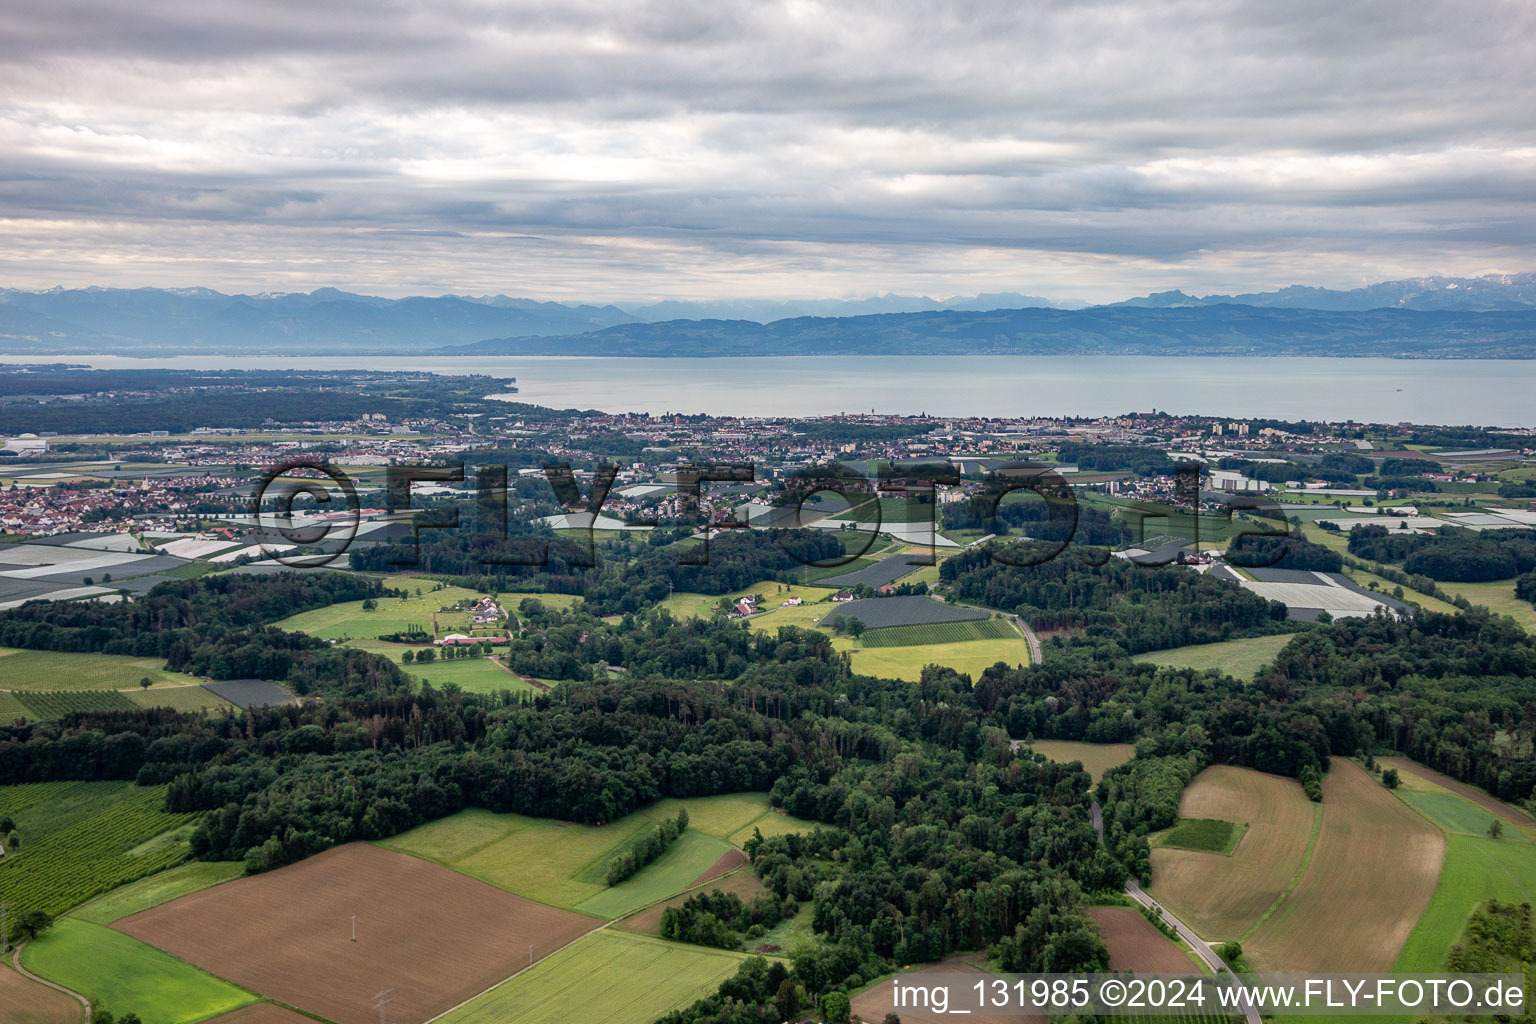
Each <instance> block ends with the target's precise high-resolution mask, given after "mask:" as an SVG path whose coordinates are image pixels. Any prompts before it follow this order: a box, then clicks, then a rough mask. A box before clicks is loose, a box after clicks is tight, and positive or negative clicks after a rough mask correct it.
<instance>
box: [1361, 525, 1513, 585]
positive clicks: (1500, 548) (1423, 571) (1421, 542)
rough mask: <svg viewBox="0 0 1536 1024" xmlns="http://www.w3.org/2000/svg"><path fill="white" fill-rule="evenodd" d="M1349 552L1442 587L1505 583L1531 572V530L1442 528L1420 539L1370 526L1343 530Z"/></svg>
mask: <svg viewBox="0 0 1536 1024" xmlns="http://www.w3.org/2000/svg"><path fill="white" fill-rule="evenodd" d="M1349 553H1350V554H1352V555H1358V556H1359V557H1361V558H1367V559H1370V560H1372V561H1376V562H1396V563H1401V565H1402V567H1403V571H1404V572H1406V573H1408V574H1410V575H1415V576H1427V577H1429V578H1430V579H1432V580H1437V581H1439V582H1442V583H1480V582H1486V581H1489V580H1507V579H1509V578H1510V577H1512V576H1519V575H1523V574H1525V573H1529V572H1531V571H1532V570H1533V569H1536V531H1531V530H1488V531H1484V532H1482V533H1472V532H1470V531H1467V530H1463V529H1459V528H1457V527H1454V526H1447V527H1443V528H1441V529H1440V530H1437V531H1436V532H1434V533H1429V534H1425V533H1416V532H1409V531H1407V530H1390V529H1388V528H1387V527H1385V526H1378V525H1375V524H1372V525H1370V526H1357V527H1355V528H1354V529H1352V530H1350V531H1349Z"/></svg>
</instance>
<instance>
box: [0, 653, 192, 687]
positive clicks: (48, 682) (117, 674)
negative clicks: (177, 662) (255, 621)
mask: <svg viewBox="0 0 1536 1024" xmlns="http://www.w3.org/2000/svg"><path fill="white" fill-rule="evenodd" d="M146 677H147V678H149V679H151V680H153V681H154V684H155V685H156V686H186V685H187V684H188V683H191V682H193V681H194V680H193V679H192V677H190V676H184V675H182V674H181V673H179V672H169V671H167V670H166V667H165V659H164V658H133V657H129V656H128V655H123V654H70V653H65V652H61V651H26V650H19V649H17V648H15V647H0V690H126V689H128V688H130V687H133V688H137V687H138V685H139V681H140V680H141V679H144V678H146Z"/></svg>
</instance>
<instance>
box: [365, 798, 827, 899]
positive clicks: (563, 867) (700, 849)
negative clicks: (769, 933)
mask: <svg viewBox="0 0 1536 1024" xmlns="http://www.w3.org/2000/svg"><path fill="white" fill-rule="evenodd" d="M679 807H687V808H688V819H689V821H688V831H687V832H685V833H684V835H683V837H682V838H680V839H679V840H678V841H677V844H676V845H675V846H674V847H673V848H672V849H670V850H668V851H667V853H666V854H664V855H663V856H662V857H661V858H659V859H658V860H657V861H656V862H655V863H653V864H649V865H647V866H646V867H645V868H643V869H642V870H641V871H640V872H639V874H637V875H635V876H634V877H633V878H631V879H629V880H628V881H626V882H624V883H622V884H621V885H618V886H614V887H612V888H609V887H608V886H607V885H606V884H605V876H606V874H607V870H608V862H609V861H610V860H612V859H613V857H615V856H616V855H617V854H618V853H620V852H621V851H622V850H623V849H624V847H626V846H627V845H628V844H629V843H630V842H631V841H633V840H634V839H635V837H637V836H639V835H640V834H641V833H642V832H644V831H645V830H646V829H649V828H651V827H653V826H654V825H655V824H656V823H657V822H659V821H661V820H663V819H666V818H672V817H676V815H677V809H678V808H679ZM754 826H758V827H761V828H762V831H763V834H764V835H765V836H766V835H773V834H778V833H777V832H775V831H774V830H775V829H777V830H778V832H789V831H800V830H802V829H805V830H808V829H809V828H813V827H814V826H813V825H810V824H809V823H801V822H796V821H795V820H794V819H790V818H786V817H784V816H783V815H779V814H776V813H774V812H773V811H772V809H771V808H770V807H769V805H768V797H767V795H766V794H763V793H740V794H732V795H728V796H715V797H700V798H697V799H688V800H662V801H659V802H657V803H656V804H653V805H652V806H650V807H647V808H646V809H644V810H642V811H637V812H635V813H634V814H631V815H628V816H627V817H624V818H621V819H620V820H618V821H615V822H611V823H609V824H606V825H574V824H570V823H567V822H561V821H554V820H551V819H547V818H528V817H524V816H523V815H519V814H493V813H491V812H490V811H483V810H478V809H473V810H468V811H461V812H460V813H458V814H455V815H451V816H449V817H447V818H441V819H439V820H437V821H434V822H429V823H428V824H426V825H422V826H421V827H419V828H415V829H412V830H411V831H409V832H406V833H404V834H402V835H398V836H395V837H393V838H390V839H386V840H384V841H382V842H381V843H380V844H379V845H381V846H384V847H387V848H389V849H392V850H398V851H400V852H402V853H409V854H412V855H413V856H417V857H422V858H424V859H426V860H430V861H435V862H436V863H438V864H442V865H444V866H445V867H450V868H453V869H454V870H456V871H461V872H463V873H464V874H467V875H471V876H473V877H475V878H478V879H480V880H481V881H484V882H489V883H490V884H491V885H494V886H497V887H498V888H501V889H506V890H507V891H508V892H514V893H517V894H518V895H520V896H526V897H528V898H529V899H534V900H538V901H539V902H541V903H548V904H550V905H552V906H557V907H564V908H566V909H568V910H578V911H581V912H583V913H594V914H600V915H601V916H605V917H621V916H623V915H624V914H627V913H630V912H632V911H633V910H635V909H637V908H639V907H641V906H644V905H645V904H647V903H651V902H654V901H656V900H660V899H665V898H666V897H668V896H670V895H672V894H673V893H676V892H679V891H681V890H682V889H684V888H686V887H687V886H688V885H689V884H690V883H691V882H692V881H693V880H694V879H695V878H697V877H698V876H699V875H701V874H703V873H704V872H705V871H706V870H707V869H708V868H709V867H710V866H711V865H713V864H714V862H715V861H716V860H718V859H719V858H720V857H721V856H722V855H724V854H725V853H726V852H727V851H728V850H729V849H730V843H731V842H733V841H734V842H738V843H739V842H744V841H745V840H746V839H748V838H751V835H752V828H753V827H754Z"/></svg>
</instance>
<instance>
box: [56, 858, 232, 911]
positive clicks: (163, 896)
mask: <svg viewBox="0 0 1536 1024" xmlns="http://www.w3.org/2000/svg"><path fill="white" fill-rule="evenodd" d="M243 874H245V865H244V864H243V863H242V862H240V861H202V860H194V861H189V862H188V863H186V864H182V865H180V866H178V867H174V868H171V869H170V870H169V871H162V872H160V873H159V874H158V875H150V876H149V877H148V878H141V879H139V880H138V881H137V882H129V883H128V884H127V885H123V886H119V887H118V888H116V889H113V890H112V891H111V892H109V893H107V894H106V895H104V896H98V897H97V898H96V899H94V900H91V902H89V903H87V904H86V905H85V906H83V907H79V908H77V909H76V910H74V911H72V912H71V913H70V915H69V916H70V917H77V918H79V919H80V920H82V921H90V922H91V923H92V924H111V923H112V922H113V921H116V920H119V919H120V918H124V917H127V916H128V915H129V914H137V913H138V912H139V911H141V910H147V909H149V908H150V907H157V906H159V905H160V904H162V903H168V902H170V901H171V900H173V899H175V898H176V897H178V896H185V895H186V894H187V893H189V892H200V891H201V890H203V889H207V888H209V887H210V886H214V885H218V884H219V883H221V882H227V881H229V880H230V879H232V878H239V877H240V876H241V875H243Z"/></svg>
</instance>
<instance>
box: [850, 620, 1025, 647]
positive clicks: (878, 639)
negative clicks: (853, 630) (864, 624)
mask: <svg viewBox="0 0 1536 1024" xmlns="http://www.w3.org/2000/svg"><path fill="white" fill-rule="evenodd" d="M1019 635H1020V633H1019V631H1018V629H1017V628H1015V627H1014V625H1013V621H1012V620H1011V619H968V620H965V621H962V622H930V623H926V624H924V625H920V626H886V627H885V628H883V629H871V630H868V631H866V632H865V633H864V635H863V636H861V637H859V640H860V642H861V643H863V645H864V646H865V647H915V646H920V645H924V644H953V643H964V642H965V641H967V640H1000V639H1003V638H1005V637H1010V638H1017V637H1018V636H1019Z"/></svg>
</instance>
